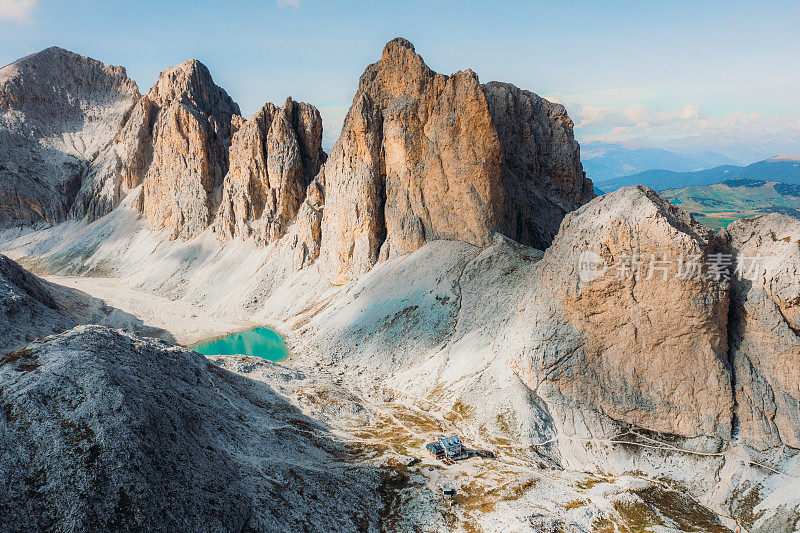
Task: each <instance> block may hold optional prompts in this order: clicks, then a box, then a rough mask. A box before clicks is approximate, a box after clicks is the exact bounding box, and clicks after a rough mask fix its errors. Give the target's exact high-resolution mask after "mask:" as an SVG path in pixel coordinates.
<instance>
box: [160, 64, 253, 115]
mask: <svg viewBox="0 0 800 533" xmlns="http://www.w3.org/2000/svg"><path fill="white" fill-rule="evenodd" d="M147 97H148V98H149V99H150V100H152V101H153V103H155V104H156V105H158V106H159V107H165V106H167V105H169V104H170V103H171V102H180V103H184V104H186V105H189V106H192V107H196V108H197V109H199V110H200V111H202V112H203V113H205V114H208V115H210V114H217V113H222V114H225V115H228V116H230V115H240V114H241V112H240V111H239V106H238V105H237V104H236V103H235V102H234V101H233V99H232V98H231V97H230V96H229V95H228V93H227V92H225V90H224V89H223V88H222V87H220V86H218V85H217V84H216V83H214V79H213V78H212V77H211V72H209V70H208V67H206V66H205V65H204V64H203V63H201V62H200V61H198V60H197V59H189V60H187V61H184V62H183V63H181V64H179V65H175V66H174V67H170V68H168V69H166V70H164V71H163V72H162V73H161V74H159V76H158V80H157V81H156V83H155V85H153V87H152V88H151V89H150V91H148V93H147Z"/></svg>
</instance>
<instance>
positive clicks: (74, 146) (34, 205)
mask: <svg viewBox="0 0 800 533" xmlns="http://www.w3.org/2000/svg"><path fill="white" fill-rule="evenodd" d="M138 99H139V90H138V88H137V87H136V84H135V83H134V82H133V81H132V80H131V79H130V78H128V76H127V75H126V73H125V69H124V68H122V67H115V66H105V65H103V63H101V62H99V61H96V60H94V59H91V58H88V57H83V56H80V55H78V54H75V53H73V52H69V51H67V50H64V49H61V48H58V47H52V48H48V49H46V50H42V51H41V52H38V53H35V54H32V55H30V56H27V57H24V58H22V59H20V60H18V61H15V62H14V63H11V64H10V65H8V66H5V67H3V68H2V69H0V153H2V154H3V157H2V161H0V224H2V225H14V224H19V223H20V222H23V223H31V222H47V223H57V222H61V221H63V220H65V219H66V218H67V217H68V216H69V215H70V211H71V210H72V208H73V204H74V203H75V199H76V196H78V194H79V191H80V190H81V189H82V188H83V187H84V186H86V183H87V182H89V181H91V180H90V179H89V178H88V176H89V174H90V173H91V171H90V168H89V167H90V163H91V162H92V161H93V160H94V159H95V158H96V157H97V156H98V155H99V154H100V153H101V152H102V151H103V150H104V149H105V148H106V146H107V145H108V144H109V143H110V142H111V141H112V140H113V139H114V138H115V137H116V136H117V135H118V134H119V132H120V129H121V128H122V126H123V123H124V121H125V120H126V118H127V116H128V114H129V113H130V112H131V109H132V108H133V106H134V105H135V104H136V102H137V100H138Z"/></svg>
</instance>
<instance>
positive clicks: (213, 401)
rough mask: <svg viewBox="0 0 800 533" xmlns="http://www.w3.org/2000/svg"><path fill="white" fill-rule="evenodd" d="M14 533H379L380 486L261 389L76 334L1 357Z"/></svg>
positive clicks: (159, 347)
mask: <svg viewBox="0 0 800 533" xmlns="http://www.w3.org/2000/svg"><path fill="white" fill-rule="evenodd" d="M0 449H2V450H3V451H4V453H3V455H2V458H0V476H2V479H3V487H2V489H0V510H2V516H3V519H2V521H3V528H4V529H7V530H16V531H21V530H25V531H50V530H52V529H53V528H57V529H59V530H64V531H109V530H124V531H141V530H148V531H377V530H378V520H379V518H378V516H379V515H378V513H379V511H380V509H381V502H380V496H379V495H378V491H377V490H376V487H377V486H378V485H379V483H380V480H379V478H378V476H377V475H376V474H374V473H373V472H371V471H370V470H368V469H366V468H362V467H358V466H356V465H354V464H352V463H350V462H349V454H348V452H347V450H346V449H345V448H344V447H343V446H342V445H341V444H339V443H338V442H337V441H335V440H333V439H331V438H330V436H329V435H327V434H326V432H325V429H324V428H323V427H321V426H319V425H318V424H316V423H315V422H313V421H312V420H310V419H308V418H306V417H305V416H303V415H302V414H301V413H300V412H299V411H298V410H297V409H296V408H294V407H293V406H292V405H291V404H289V403H287V402H286V401H285V400H284V399H283V398H282V397H280V396H278V395H277V394H276V393H274V392H273V391H272V389H271V388H270V387H269V386H267V385H265V384H263V383H257V382H253V381H250V380H249V379H247V378H243V377H240V376H237V375H235V374H232V373H230V372H228V371H226V370H222V369H221V368H219V367H217V366H215V365H214V364H212V363H211V362H210V361H208V360H206V359H205V358H204V357H202V356H200V355H199V354H197V353H195V352H192V351H190V350H187V349H184V348H180V347H176V346H170V345H167V344H165V343H163V342H161V341H156V340H152V339H141V338H137V337H134V336H131V335H128V334H124V333H122V332H119V331H115V330H109V329H107V328H103V327H100V326H79V327H77V328H75V329H73V330H71V331H69V332H67V333H64V334H62V335H59V336H55V337H49V338H47V339H44V340H42V341H37V342H34V343H32V344H30V345H29V346H28V347H27V348H25V349H23V350H19V351H17V352H13V353H11V354H10V355H8V356H6V357H5V358H3V359H0Z"/></svg>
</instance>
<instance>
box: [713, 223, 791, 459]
mask: <svg viewBox="0 0 800 533" xmlns="http://www.w3.org/2000/svg"><path fill="white" fill-rule="evenodd" d="M726 233H727V237H728V238H729V240H730V245H731V248H732V251H733V253H734V254H735V257H736V265H737V268H736V273H735V275H734V276H733V280H732V298H731V355H732V361H733V365H734V370H735V376H736V380H735V386H736V389H735V393H736V413H737V415H738V423H739V426H740V428H739V431H740V436H741V438H742V439H743V440H744V441H745V442H746V443H747V444H748V445H750V446H751V447H753V448H756V449H759V450H765V449H767V448H770V447H775V446H780V445H787V446H791V447H793V448H800V221H798V220H796V219H793V218H790V217H787V216H784V215H765V216H760V217H756V218H752V219H746V220H742V221H738V222H735V223H733V224H731V225H730V226H729V227H728V229H727V232H726Z"/></svg>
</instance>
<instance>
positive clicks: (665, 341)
mask: <svg viewBox="0 0 800 533" xmlns="http://www.w3.org/2000/svg"><path fill="white" fill-rule="evenodd" d="M162 78H163V80H162V79H161V78H160V79H159V82H158V83H157V84H156V86H154V88H153V89H151V91H150V92H149V93H148V95H149V96H148V95H146V96H144V97H141V98H140V99H139V100H137V102H136V104H135V105H134V108H133V110H132V111H131V113H130V116H129V118H128V119H127V120H126V121H124V125H122V126H121V128H122V129H121V130H120V133H119V135H117V136H116V137H115V138H114V139H113V140H112V141H110V142H111V144H109V145H107V148H106V149H105V150H104V151H102V153H101V155H100V156H98V158H97V159H96V160H95V162H94V163H93V165H92V168H93V170H92V171H91V172H89V173H88V176H89V180H90V181H88V182H86V183H90V184H92V185H90V186H88V188H85V189H83V188H82V189H81V191H82V192H83V191H84V190H85V191H86V196H85V198H87V199H88V201H87V202H85V205H87V206H94V207H91V208H88V209H87V213H90V212H91V213H94V215H90V216H89V219H90V220H91V219H92V218H93V217H94V216H97V217H100V218H97V219H96V220H93V221H91V222H89V221H88V220H87V221H70V222H67V223H65V224H60V225H57V226H53V227H50V228H43V229H30V228H27V229H13V230H7V231H5V232H0V244H2V249H3V250H8V251H10V252H13V254H15V255H14V257H18V258H20V259H21V260H24V261H28V262H29V263H28V264H31V265H33V266H35V267H37V269H39V271H40V272H41V271H46V272H55V273H59V274H67V275H81V276H86V275H96V276H108V277H112V278H117V279H121V280H124V283H126V284H127V287H129V288H132V289H134V290H137V291H141V292H143V293H145V294H150V293H156V294H159V295H162V296H166V297H168V298H169V299H170V300H172V301H176V302H180V301H185V302H190V303H191V304H193V305H197V306H202V307H203V308H205V309H208V310H209V312H213V313H216V314H217V315H218V316H220V317H231V316H235V317H238V318H242V319H246V320H248V321H249V322H251V323H260V324H274V325H276V327H277V328H278V329H279V330H280V331H281V332H283V333H285V334H286V335H287V337H288V340H289V341H290V343H291V344H292V348H293V350H292V351H293V353H294V355H293V357H294V362H296V363H297V364H302V365H307V366H308V367H314V368H317V367H322V368H325V369H328V370H329V371H330V372H335V373H338V374H337V375H338V376H339V378H338V379H339V380H340V381H342V382H346V383H347V384H348V386H352V387H357V388H360V389H363V390H367V391H373V392H372V394H374V395H375V397H376V402H382V401H386V400H387V399H389V400H392V401H397V399H398V398H404V399H405V401H409V402H419V401H420V399H422V402H423V404H422V405H424V406H425V410H433V411H436V412H438V413H439V414H441V415H442V416H443V417H444V418H445V419H448V420H450V419H452V422H453V424H455V425H457V426H458V428H459V430H460V431H461V432H463V433H464V435H468V436H469V438H470V439H471V440H472V442H473V443H474V444H475V445H481V446H485V447H486V448H487V449H492V450H496V451H497V453H498V454H507V455H508V456H509V457H513V458H514V459H516V460H520V461H523V462H524V463H525V464H528V465H531V464H534V465H540V467H541V469H543V470H547V469H562V468H563V469H571V470H574V471H587V470H588V471H592V472H597V473H601V474H602V475H608V476H618V475H619V476H621V475H628V474H635V475H637V476H644V477H649V478H651V479H656V480H659V481H664V482H666V483H673V484H675V486H676V487H679V488H680V489H679V490H680V491H683V492H687V493H689V494H691V495H692V497H694V498H696V499H698V500H700V501H702V503H703V504H704V505H707V506H709V507H711V508H713V509H714V510H715V511H716V512H718V513H720V516H723V515H725V516H728V515H730V516H732V517H733V518H731V519H732V520H733V519H735V520H736V522H737V523H739V524H744V526H745V527H746V528H747V529H749V530H756V531H775V530H778V531H780V530H787V531H788V530H791V528H796V527H797V524H798V521H800V515H798V513H797V508H798V506H800V501H798V499H797V494H800V486H798V483H797V481H796V480H797V479H800V477H798V476H799V475H800V470H798V467H800V465H799V464H798V460H800V455H799V454H798V442H800V427H798V425H797V423H796V422H797V420H798V416H797V415H798V412H800V390H798V389H797V383H800V375H799V373H800V361H799V360H798V359H797V354H798V353H800V350H798V342H800V341H798V338H799V337H798V329H800V328H799V327H798V326H800V324H798V323H797V315H798V309H800V307H798V305H800V270H798V269H799V268H800V267H799V266H798V265H800V256H798V253H800V252H798V250H800V226H798V221H795V220H792V219H789V218H787V217H780V216H777V215H775V216H768V217H758V218H756V219H752V220H747V221H743V222H738V223H736V224H733V225H731V227H730V228H729V229H728V230H727V231H726V232H722V233H714V232H712V231H710V230H708V229H706V228H703V227H702V226H699V225H698V224H697V223H696V222H695V221H694V220H693V219H692V217H691V216H690V215H689V214H687V213H685V212H683V211H681V210H680V209H678V208H676V207H674V206H671V205H670V204H669V203H668V202H666V201H665V200H664V199H663V198H661V197H660V196H659V195H658V194H657V193H655V192H653V191H652V190H650V189H648V188H646V187H631V188H626V189H622V190H619V191H616V192H614V193H611V194H608V195H605V196H602V197H600V198H595V199H591V196H592V192H591V190H592V187H591V182H589V181H588V180H586V179H585V177H584V175H583V171H582V169H581V166H580V160H579V153H578V146H577V143H575V141H574V138H573V137H572V130H571V128H572V125H571V122H570V121H569V118H568V117H567V116H566V114H565V113H564V111H563V108H562V107H560V106H557V105H553V104H550V103H548V102H546V101H544V100H542V99H540V98H539V97H537V96H536V95H534V94H532V93H529V92H527V91H522V90H519V89H517V88H515V87H513V86H511V85H508V84H502V83H497V82H491V83H488V84H483V85H482V84H480V83H479V80H478V78H477V76H476V75H475V74H474V73H472V72H471V71H463V72H458V73H456V74H453V75H451V76H444V75H441V74H437V73H435V72H433V71H431V70H430V69H429V68H428V67H427V66H426V65H425V63H424V61H423V60H422V58H421V57H420V56H419V55H418V54H416V52H415V50H414V47H413V45H411V43H409V42H408V41H406V40H404V39H395V40H393V41H391V42H390V43H388V44H387V46H386V47H385V49H384V51H383V55H382V57H381V59H380V61H378V62H377V63H375V64H373V65H370V66H369V67H367V69H366V71H365V73H364V74H363V76H362V78H361V81H360V83H359V88H358V90H357V92H356V95H355V98H354V101H353V105H352V107H351V109H350V112H349V113H348V116H347V118H346V120H345V123H344V126H343V129H342V136H341V138H340V140H339V141H338V142H337V144H336V146H335V147H334V149H333V151H332V153H331V155H330V157H328V158H327V160H326V158H325V154H324V152H322V151H321V149H320V146H319V142H320V138H321V123H320V120H319V114H318V112H317V111H316V109H314V108H313V107H312V106H310V105H307V104H302V103H297V102H294V101H293V100H291V99H289V100H287V101H286V102H285V103H284V105H283V106H282V107H277V106H274V105H272V104H267V105H265V106H264V107H263V108H262V109H261V110H259V111H258V112H257V113H256V114H255V115H254V116H253V117H252V118H251V119H250V120H248V121H245V120H244V119H242V118H241V117H239V115H238V109H237V108H235V104H233V103H232V100H230V98H228V97H227V95H226V94H225V93H224V91H222V90H221V89H219V88H218V87H217V86H216V85H214V84H213V80H211V77H210V75H207V69H205V68H204V67H202V66H201V65H200V64H198V63H196V62H187V63H184V64H182V65H180V66H179V67H174V68H173V69H169V70H168V71H165V73H162ZM226 124H227V125H226ZM93 187H94V188H93ZM93 191H94V192H93ZM97 191H100V192H97ZM107 193H108V194H107ZM79 197H81V198H84V197H83V196H79ZM93 202H94V203H93ZM81 205H84V203H81ZM101 215H102V216H101ZM536 247H538V248H540V249H537V248H536ZM587 253H590V254H591V255H590V256H588V257H589V259H590V260H591V261H592V262H594V264H599V265H602V266H603V268H602V269H601V270H602V272H601V271H595V270H592V271H591V272H590V274H591V275H588V276H587V273H586V272H585V271H584V270H582V265H583V264H584V261H585V257H586V254H587ZM720 255H726V256H730V259H731V261H732V263H730V264H729V265H728V266H726V267H725V268H724V269H723V270H722V271H721V272H718V275H716V276H714V275H711V272H710V270H709V269H710V266H709V265H710V264H712V263H713V260H714V258H715V257H717V256H720ZM755 256H759V257H764V258H766V260H765V263H763V264H762V265H760V267H759V268H757V269H755V270H752V271H747V272H744V273H742V275H741V276H739V275H738V272H736V271H735V265H736V261H735V260H736V259H739V258H741V259H744V258H746V257H755ZM635 257H640V258H641V259H642V260H643V263H642V264H641V265H639V264H638V263H634V262H635V259H634V258H635ZM665 257H668V258H669V259H670V260H671V261H669V262H667V263H666V264H665V265H662V264H661V263H660V261H663V260H664V258H665ZM681 260H683V261H684V262H681ZM692 260H693V261H694V262H695V263H696V264H697V265H699V266H698V267H697V268H698V269H699V270H696V271H694V272H687V271H686V268H687V264H686V261H692ZM634 264H636V265H638V266H641V267H642V269H643V270H641V271H637V272H636V273H634V272H632V271H631V269H632V267H633V266H634ZM656 266H658V268H656ZM629 271H631V272H629ZM617 274H620V275H617ZM628 274H630V275H628ZM143 313H144V312H143ZM48 333H49V332H48ZM84 336H85V337H86V338H89V339H95V338H111V337H113V336H114V334H111V333H109V332H105V331H94V330H90V329H83V330H77V331H74V332H73V333H69V334H66V335H65V336H62V337H57V338H55V339H52V338H51V339H48V340H46V341H42V342H41V343H36V344H34V348H35V350H39V351H38V352H37V354H38V355H37V357H39V358H42V357H44V358H47V357H56V358H61V359H64V358H63V357H61V355H58V354H59V353H61V352H63V351H64V348H65V346H66V348H68V351H69V352H70V353H73V352H81V353H82V355H80V357H79V360H80V361H83V362H85V363H86V365H89V367H91V364H90V362H91V360H92V358H94V357H101V358H103V357H105V358H109V357H111V355H109V354H105V355H102V354H101V355H100V356H97V355H96V354H95V353H94V352H95V351H97V350H94V349H93V348H92V349H88V348H86V347H85V346H83V345H82V344H81V343H83V342H84V340H85V339H84ZM110 336H111V337H110ZM64 339H66V340H64ZM110 342H111V344H112V345H113V346H114V347H115V349H117V348H119V350H121V352H122V353H124V354H128V355H132V354H129V350H128V348H130V346H134V347H135V346H137V345H139V343H144V344H146V345H147V346H146V350H144V351H146V352H147V353H148V354H150V353H151V352H153V353H155V352H158V353H161V352H162V351H163V350H162V348H163V346H161V345H159V346H157V347H154V346H151V345H150V344H148V343H149V342H150V341H138V340H135V339H127V340H126V339H119V338H114V339H111V341H110ZM65 343H66V344H65ZM85 348H86V349H85ZM164 349H165V350H167V351H169V350H170V349H166V348H164ZM173 350H178V349H177V348H175V349H173ZM99 351H101V352H102V350H99ZM51 352H52V353H55V354H56V355H52V353H51ZM84 352H86V353H84ZM137 353H138V352H137ZM165 357H168V355H165ZM21 358H23V354H20V355H19V357H18V359H21ZM59 361H60V359H59ZM102 361H106V359H102ZM23 363H24V361H23ZM118 363H119V361H111V362H110V363H109V364H110V365H111V366H112V367H116V365H118ZM19 364H20V363H18V362H13V361H11V362H10V363H9V365H6V366H7V368H6V369H3V367H2V366H0V369H2V370H3V371H4V372H7V376H6V378H5V379H9V380H11V381H13V383H15V384H16V383H21V382H22V381H24V380H25V378H26V377H25V376H18V375H17V374H15V373H14V372H18V368H17V366H18V365H19ZM59 364H61V363H59ZM103 364H105V363H103ZM143 364H144V363H143ZM86 365H84V366H86ZM245 366H246V365H245ZM151 371H152V369H151V368H149V367H147V366H146V365H145V366H142V367H136V368H132V370H131V373H132V374H137V373H143V375H146V376H149V375H150V374H151V373H152V372H151ZM198 372H199V374H198V375H200V377H199V378H198V379H199V380H200V381H201V382H203V379H205V378H202V375H205V373H204V371H202V370H198ZM242 373H244V374H246V373H247V371H246V369H242ZM168 377H169V379H172V378H174V377H179V376H177V374H175V373H174V372H173V373H170V374H168ZM287 379H288V378H287ZM26 386H27V385H26ZM201 389H202V390H201V393H202V394H205V392H209V393H211V392H212V391H209V390H208V388H207V387H206V388H202V387H201ZM134 392H136V391H134ZM139 392H141V391H139ZM137 394H138V392H137ZM198 394H200V393H198ZM202 394H201V396H202ZM237 394H238V393H237ZM223 396H225V395H223ZM228 397H229V396H228ZM19 401H20V400H19V399H14V400H13V401H11V402H10V405H16V403H15V402H17V403H18V402H19ZM205 401H206V400H205V399H204V398H198V397H197V396H192V397H191V398H190V399H189V400H188V407H186V408H187V409H188V410H189V411H191V410H192V409H193V407H192V405H194V403H197V402H199V403H201V404H202V403H203V402H205ZM221 401H222V402H225V401H227V400H225V399H224V398H223V399H222V400H221ZM247 409H249V408H247ZM247 409H246V410H247ZM36 412H38V411H36ZM65 412H66V411H65ZM0 413H3V411H0ZM454 414H455V415H457V416H455V415H454ZM67 416H68V417H70V416H72V412H68V413H67ZM187 416H188V415H187ZM191 416H194V415H191ZM448 417H449V418H448ZM201 418H202V417H201ZM222 418H224V417H222ZM225 420H227V419H225ZM217 421H218V422H219V420H217ZM12 422H14V421H12ZM228 422H230V421H228ZM228 422H225V421H223V422H220V423H223V424H228ZM230 423H231V424H234V425H237V427H238V422H230ZM8 427H12V426H8ZM13 427H14V428H17V426H13ZM17 429H19V431H20V432H22V439H23V440H24V441H26V442H27V440H31V439H32V440H34V441H36V440H37V439H38V438H40V437H37V436H35V435H31V434H29V433H25V431H27V430H26V429H25V427H23V426H20V427H19V428H17ZM17 429H15V431H17ZM251 429H252V428H251ZM239 430H242V431H245V432H248V431H249V429H247V428H240V427H239V428H238V429H236V431H232V432H231V434H234V433H237V432H238V431H239ZM248 434H249V433H248ZM226 435H227V434H226ZM26 439H27V440H26ZM202 442H204V441H201V442H200V443H199V444H202ZM195 444H197V443H195ZM170 449H171V448H170ZM248 449H249V448H248ZM262 451H263V450H262ZM248 453H249V452H248ZM70 464H71V463H70ZM246 488H247V487H245V489H246ZM353 491H354V494H357V493H358V491H357V490H356V489H355V488H354V489H353ZM226 497H227V496H226ZM356 498H358V496H357V495H356ZM143 501H144V500H143ZM312 507H313V505H312ZM202 508H203V509H206V507H205V506H203V507H202ZM246 508H247V505H246V504H242V506H234V507H233V509H234V512H233V513H232V515H237V513H238V512H239V510H242V509H245V510H246ZM314 508H315V509H316V507H314ZM580 508H582V507H580ZM242 512H245V511H242ZM508 512H509V513H510V514H513V513H512V512H511V511H508ZM514 512H518V513H521V514H522V515H524V516H525V517H526V518H525V520H527V523H528V524H529V526H530V527H531V528H534V526H533V524H534V523H537V524H538V523H539V522H536V521H535V520H534V518H533V517H532V516H528V515H529V514H530V513H528V515H525V513H526V512H528V511H526V510H525V509H522V510H517V511H514ZM586 512H587V513H588V512H590V511H588V510H587V511H586ZM480 513H484V510H481V511H480ZM548 513H553V515H554V516H559V517H561V516H563V513H564V511H563V510H562V509H554V508H552V507H548ZM181 516H182V515H181ZM228 516H231V515H228ZM259 516H261V515H259ZM515 516H516V515H515ZM729 518H730V517H729ZM237 520H238V519H237ZM587 521H588V522H589V523H592V524H594V522H592V521H589V520H588V519H587V520H585V521H584V522H581V523H586V522H587ZM235 523H236V525H241V524H240V522H236V521H235ZM264 523H266V522H264ZM573 525H574V524H573ZM343 527H345V526H343ZM565 527H566V526H565ZM570 527H571V526H570ZM575 527H578V526H575ZM345 529H346V527H345ZM573 530H575V531H580V529H575V528H573Z"/></svg>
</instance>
